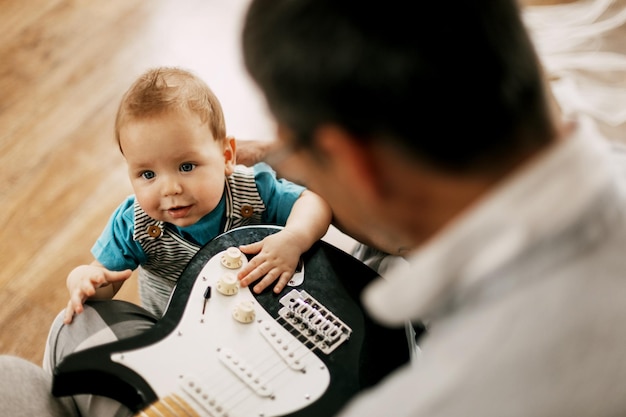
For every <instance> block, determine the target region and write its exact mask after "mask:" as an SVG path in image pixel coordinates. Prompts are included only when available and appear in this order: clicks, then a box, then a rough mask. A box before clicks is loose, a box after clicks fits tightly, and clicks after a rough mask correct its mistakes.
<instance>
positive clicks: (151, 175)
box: [141, 171, 156, 180]
mask: <svg viewBox="0 0 626 417" xmlns="http://www.w3.org/2000/svg"><path fill="white" fill-rule="evenodd" d="M141 176H142V177H143V178H144V179H146V180H151V179H152V178H154V177H156V174H155V173H154V171H144V172H142V173H141Z"/></svg>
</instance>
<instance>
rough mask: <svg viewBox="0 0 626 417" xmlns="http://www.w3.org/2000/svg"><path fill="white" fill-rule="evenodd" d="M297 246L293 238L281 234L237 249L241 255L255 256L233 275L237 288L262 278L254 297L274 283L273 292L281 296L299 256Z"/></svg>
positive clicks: (285, 232) (287, 233)
mask: <svg viewBox="0 0 626 417" xmlns="http://www.w3.org/2000/svg"><path fill="white" fill-rule="evenodd" d="M298 243H299V242H298V241H297V239H296V237H295V235H294V234H292V233H290V232H289V231H286V230H281V231H279V232H277V233H274V234H272V235H269V236H267V237H265V239H263V240H261V241H260V242H255V243H251V244H249V245H242V246H240V247H239V249H240V250H241V251H242V252H243V253H246V254H256V256H255V257H254V258H252V259H251V260H250V262H248V264H247V265H246V266H245V267H244V268H243V269H242V270H241V271H240V272H239V274H238V275H237V278H239V280H240V282H241V285H242V286H244V287H245V286H247V285H249V284H250V283H252V282H254V281H256V280H257V279H259V278H261V277H263V279H262V280H261V281H259V282H258V283H257V284H256V285H255V286H254V288H253V289H252V290H253V291H254V292H255V293H257V294H259V293H260V292H261V291H263V290H264V289H265V288H266V287H267V286H268V285H270V284H271V283H272V282H274V281H276V280H278V282H276V285H275V286H274V292H275V293H279V292H281V291H282V289H283V288H284V287H285V285H287V283H288V282H289V280H290V279H291V277H292V276H293V273H294V272H295V270H296V267H297V266H298V261H299V260H300V255H301V254H302V250H301V248H300V246H299V244H298Z"/></svg>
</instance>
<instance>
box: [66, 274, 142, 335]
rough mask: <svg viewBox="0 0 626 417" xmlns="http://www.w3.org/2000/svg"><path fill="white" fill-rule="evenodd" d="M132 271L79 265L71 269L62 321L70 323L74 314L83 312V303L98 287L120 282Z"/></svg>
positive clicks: (94, 293)
mask: <svg viewBox="0 0 626 417" xmlns="http://www.w3.org/2000/svg"><path fill="white" fill-rule="evenodd" d="M132 273H133V271H131V270H130V269H127V270H125V271H110V270H108V269H106V268H104V267H102V266H97V265H81V266H78V267H76V268H74V269H73V270H72V272H70V274H69V275H68V277H67V289H68V290H69V292H70V300H69V301H68V303H67V307H66V308H65V315H64V317H63V323H65V324H70V323H71V322H72V318H73V317H74V314H80V313H82V312H83V303H84V302H85V300H87V299H88V298H90V297H93V296H94V295H96V290H97V289H98V288H103V287H106V286H110V285H111V284H113V283H120V285H121V283H122V282H123V281H125V280H126V279H128V278H130V276H131V274H132ZM114 293H115V291H113V288H111V292H110V297H106V298H113V295H115V294H114ZM103 298H105V297H103Z"/></svg>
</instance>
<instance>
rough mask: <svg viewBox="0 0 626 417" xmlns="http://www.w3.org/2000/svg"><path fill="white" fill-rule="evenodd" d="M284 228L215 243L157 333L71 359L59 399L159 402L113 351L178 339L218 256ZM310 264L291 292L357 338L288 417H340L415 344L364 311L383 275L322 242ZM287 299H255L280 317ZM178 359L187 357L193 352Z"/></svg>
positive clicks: (194, 263) (268, 294) (331, 357)
mask: <svg viewBox="0 0 626 417" xmlns="http://www.w3.org/2000/svg"><path fill="white" fill-rule="evenodd" d="M278 230H280V228H277V227H272V226H248V227H242V228H238V229H234V230H232V231H229V232H227V233H224V234H222V235H220V236H218V237H217V238H215V239H214V240H212V241H211V242H209V243H208V244H207V245H206V246H204V247H203V248H202V249H201V250H200V251H199V252H198V253H197V254H196V255H195V257H194V258H193V259H192V260H191V261H190V262H189V264H188V265H187V267H186V269H185V270H184V271H183V273H182V274H181V276H180V279H179V280H178V284H177V286H176V288H175V290H174V293H173V294H172V298H171V300H170V304H169V306H168V308H167V311H166V313H165V315H164V316H163V318H162V319H161V320H159V321H158V322H157V323H156V324H155V325H154V327H153V328H151V329H150V330H148V331H147V332H145V333H143V334H141V335H139V336H136V337H132V338H128V339H124V340H121V341H118V342H114V343H109V344H105V345H102V346H97V347H94V348H90V349H86V350H83V351H80V352H77V353H74V354H72V355H70V356H68V357H67V358H65V360H64V361H63V362H61V363H60V364H59V366H58V367H57V368H56V369H55V371H54V377H53V394H54V395H56V396H65V395H75V394H81V393H91V394H98V395H104V396H108V397H111V398H114V399H116V400H118V401H120V402H122V403H124V404H125V405H126V406H128V407H129V408H130V409H131V410H134V411H135V412H139V411H141V410H143V409H145V408H146V407H148V406H149V405H150V404H152V403H154V402H155V401H157V400H159V398H158V395H157V394H156V393H155V392H154V390H153V389H152V387H151V385H150V382H149V381H146V380H145V379H144V377H142V376H141V375H139V374H138V373H137V372H135V371H133V370H132V369H129V368H127V367H125V366H123V365H122V364H120V363H118V362H115V361H112V360H111V355H112V353H114V352H124V351H128V350H133V349H137V348H141V347H148V346H150V345H154V344H157V343H159V342H160V341H161V339H163V338H164V337H165V336H166V335H169V334H171V333H172V332H173V331H174V330H175V329H176V327H177V325H178V323H179V322H180V321H181V317H182V316H183V312H184V311H185V308H186V307H187V305H188V302H189V296H190V293H191V289H192V287H193V285H194V283H195V282H196V280H197V279H198V277H199V274H200V273H201V271H202V269H203V267H204V266H205V264H207V262H208V261H209V260H210V259H211V258H213V257H214V256H215V255H216V254H218V253H220V252H223V251H225V250H226V249H228V248H229V247H233V246H234V247H237V246H239V245H242V244H247V243H252V242H256V241H259V240H262V239H263V238H264V237H265V236H267V235H269V234H272V233H275V232H276V231H278ZM302 260H303V263H304V281H303V283H302V284H301V286H299V287H292V288H290V287H287V288H286V289H285V290H284V291H283V293H285V292H288V291H289V290H292V289H294V288H295V289H304V290H305V291H306V293H308V294H310V295H311V296H312V297H314V298H315V299H317V300H318V301H320V302H321V303H322V304H324V306H325V307H326V308H327V309H328V310H330V311H331V312H333V313H334V314H335V315H336V316H337V317H339V318H340V319H341V320H342V321H343V322H344V323H345V324H347V325H348V326H349V327H350V328H351V329H352V333H351V335H350V338H349V339H348V340H347V341H346V342H345V343H342V344H341V345H340V346H339V347H338V348H337V349H336V350H334V351H333V352H332V353H330V354H328V355H327V354H324V353H320V352H316V355H317V356H318V357H319V358H320V359H321V360H322V361H323V362H324V364H325V365H326V366H327V368H328V370H329V371H330V384H329V386H328V388H327V389H326V391H324V393H323V395H322V396H321V397H320V398H319V399H318V400H316V401H314V402H313V403H311V404H310V405H308V406H306V407H305V408H302V409H300V410H298V411H296V412H294V413H291V414H288V415H289V416H293V417H320V416H332V415H334V414H335V413H336V412H337V411H338V410H339V409H341V408H342V407H343V406H344V405H345V404H346V402H348V400H350V398H352V397H353V396H354V395H355V394H357V393H358V392H360V391H362V390H363V389H364V388H367V387H370V386H372V385H374V384H376V383H377V382H379V381H380V380H381V379H382V378H383V377H384V376H386V375H387V374H389V373H390V372H391V371H393V370H394V369H396V368H397V367H399V366H400V365H403V364H405V363H406V362H407V361H408V359H409V352H408V348H407V340H406V335H405V331H404V328H396V329H389V328H385V327H382V326H380V325H378V324H376V323H375V322H374V321H372V320H371V319H370V318H369V317H368V315H367V314H366V313H365V312H364V311H363V309H362V306H361V303H360V299H359V295H360V293H361V291H362V289H363V288H364V287H365V286H366V285H367V284H368V283H369V282H370V281H371V280H372V279H374V278H376V277H377V274H376V272H374V271H373V270H372V269H370V268H369V267H367V266H366V265H364V264H363V263H361V262H359V261H358V260H356V259H355V258H353V257H352V256H350V255H349V254H347V253H345V252H343V251H342V250H340V249H338V248H336V247H334V246H332V245H330V244H328V243H326V242H324V241H319V242H317V243H316V244H315V245H314V246H313V247H312V248H311V249H310V250H309V251H308V252H306V253H305V254H304V255H303V256H302ZM282 295H283V294H274V293H273V292H272V291H271V290H270V289H267V290H266V291H264V292H263V293H262V294H260V295H254V297H255V298H256V301H257V302H258V304H260V305H261V306H262V307H263V308H264V309H265V310H266V311H267V312H268V313H269V314H270V315H271V316H272V317H277V316H278V310H279V309H280V308H281V305H280V303H279V301H278V300H279V299H280V297H281V296H282ZM216 331H218V329H216ZM190 348H191V347H190ZM176 354H180V355H185V352H176ZM162 360H163V361H167V360H168V358H166V357H164V358H163V359H162ZM255 416H256V414H255ZM242 417H254V416H252V415H251V416H242Z"/></svg>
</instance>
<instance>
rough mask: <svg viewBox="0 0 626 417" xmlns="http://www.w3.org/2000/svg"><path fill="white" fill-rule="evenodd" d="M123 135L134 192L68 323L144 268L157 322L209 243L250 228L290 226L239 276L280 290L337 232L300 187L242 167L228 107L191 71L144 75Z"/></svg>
mask: <svg viewBox="0 0 626 417" xmlns="http://www.w3.org/2000/svg"><path fill="white" fill-rule="evenodd" d="M115 135H116V139H117V143H118V145H119V148H120V150H121V152H122V154H123V156H124V158H125V159H126V163H127V166H128V175H129V178H130V182H131V185H132V188H133V191H134V194H133V195H131V196H129V197H128V198H127V199H126V200H125V201H123V202H122V204H120V206H119V207H118V208H117V209H116V210H115V212H114V213H113V214H112V216H111V218H110V220H109V222H108V224H107V226H106V228H105V229H104V231H103V233H102V234H101V236H100V237H99V238H98V240H97V241H96V243H95V245H94V246H93V248H92V254H93V255H94V258H95V259H94V261H93V262H92V263H91V264H89V265H81V266H78V267H77V268H75V269H73V270H72V271H71V272H70V274H69V276H68V277H67V288H68V290H69V293H70V300H69V302H68V305H67V307H66V309H65V314H64V322H65V323H66V324H69V323H71V321H72V318H73V316H74V314H79V313H81V312H82V311H83V303H84V302H85V300H87V299H107V298H112V297H113V296H114V295H115V294H116V293H117V291H118V290H119V289H120V287H121V286H122V284H123V283H124V281H125V280H126V279H128V278H129V277H130V276H131V274H132V272H133V270H135V269H138V277H139V293H140V300H141V304H142V306H143V307H144V308H146V309H147V310H148V311H150V312H151V313H153V314H155V315H156V316H157V317H161V316H162V315H163V313H164V312H165V309H166V307H167V302H168V300H169V297H170V294H171V292H172V290H173V289H174V287H175V285H176V281H177V279H178V277H179V275H180V273H181V272H182V271H183V269H184V268H185V266H186V265H187V263H188V261H189V260H190V259H191V258H192V257H193V255H194V254H195V253H196V252H197V251H198V250H199V249H200V248H201V247H202V246H203V245H204V244H206V243H207V242H209V241H210V240H211V239H213V238H214V237H216V236H217V235H219V234H221V233H222V232H224V231H227V230H230V229H232V228H235V227H238V226H243V225H249V224H274V225H280V226H284V228H283V229H281V230H280V231H279V232H277V233H275V234H272V235H270V236H267V237H266V238H264V239H263V240H262V241H260V242H256V243H252V244H250V245H244V246H241V247H240V249H241V251H242V252H244V253H246V254H255V256H254V257H253V258H252V259H251V261H250V262H249V263H248V264H247V265H246V267H245V268H244V269H243V270H242V271H241V272H240V274H239V276H238V278H239V279H240V280H241V284H242V285H243V286H246V285H249V284H251V283H253V282H255V281H257V280H260V281H259V282H258V283H257V284H256V285H255V286H254V288H253V291H255V292H256V293H259V292H261V291H262V290H263V289H264V288H266V287H267V286H268V285H270V284H272V283H273V282H275V281H276V284H275V286H274V291H275V292H277V293H278V292H280V291H281V290H282V289H283V288H284V286H285V285H286V284H287V282H288V281H289V279H290V278H291V276H292V275H293V273H294V271H295V268H296V266H297V264H298V261H299V258H300V255H301V254H302V253H303V252H305V251H306V250H308V249H309V248H310V247H311V245H312V244H313V243H314V242H316V241H317V240H318V239H320V238H321V237H322V236H323V235H324V234H325V233H326V231H327V230H328V227H329V225H330V222H331V217H332V214H331V210H330V208H329V206H328V205H327V204H326V202H325V201H324V200H322V199H321V198H320V197H319V196H317V195H316V194H314V193H313V192H311V191H309V190H306V189H304V188H303V187H302V186H300V185H296V184H294V183H291V182H288V181H285V180H282V179H277V178H276V174H275V172H274V171H273V170H272V169H271V168H270V167H269V166H268V165H266V164H264V163H259V164H256V165H254V166H253V167H251V168H248V167H244V166H240V165H236V142H235V139H234V138H232V137H229V136H226V124H225V120H224V115H223V113H222V108H221V105H220V103H219V101H218V99H217V97H216V96H215V95H214V94H213V92H212V91H211V89H210V88H209V87H208V86H207V85H206V83H204V82H203V81H202V80H201V79H199V78H198V77H197V76H195V75H194V74H192V73H190V72H189V71H186V70H183V69H179V68H170V67H160V68H155V69H150V70H149V71H147V72H146V73H144V74H143V75H141V76H140V77H139V78H138V79H137V80H136V81H135V83H134V84H133V85H132V86H131V87H130V89H129V90H128V91H127V92H126V94H125V95H124V96H123V98H122V101H121V104H120V106H119V109H118V113H117V118H116V122H115Z"/></svg>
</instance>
